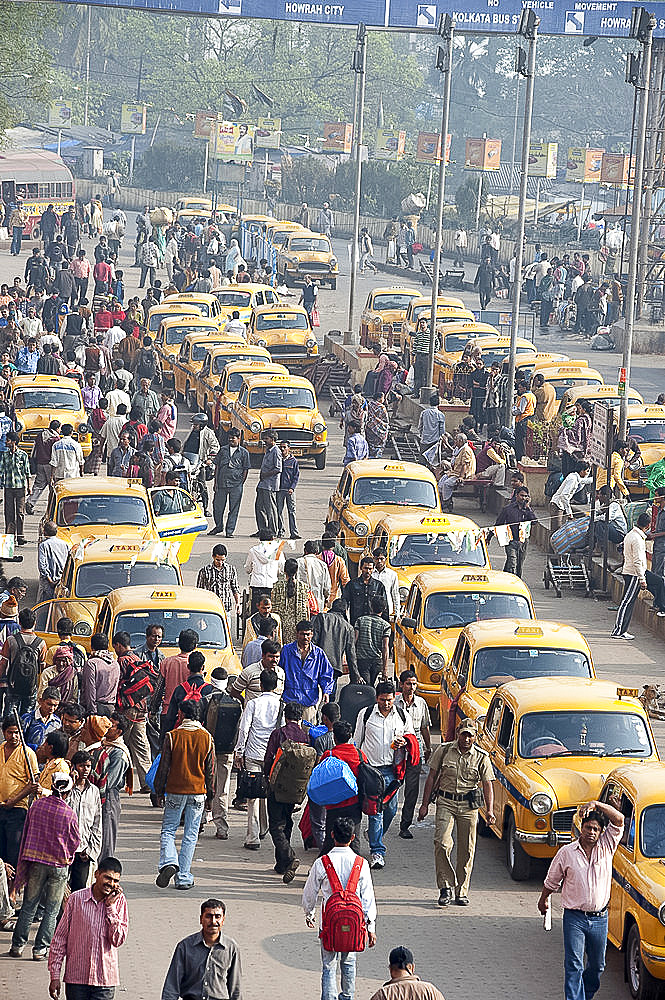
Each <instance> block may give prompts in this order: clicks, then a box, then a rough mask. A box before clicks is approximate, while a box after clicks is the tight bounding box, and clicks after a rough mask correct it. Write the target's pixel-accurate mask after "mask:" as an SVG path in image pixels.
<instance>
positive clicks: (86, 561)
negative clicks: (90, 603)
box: [54, 538, 182, 597]
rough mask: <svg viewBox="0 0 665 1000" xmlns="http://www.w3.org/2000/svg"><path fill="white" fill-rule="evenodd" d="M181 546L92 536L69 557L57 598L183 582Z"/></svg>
mask: <svg viewBox="0 0 665 1000" xmlns="http://www.w3.org/2000/svg"><path fill="white" fill-rule="evenodd" d="M177 550H178V546H177V545H176V544H173V545H170V544H167V543H164V542H161V541H159V542H153V541H148V542H143V543H141V542H127V541H116V540H115V539H109V538H98V539H92V540H91V541H88V542H84V543H83V544H81V545H77V546H74V547H73V548H72V551H71V552H70V553H69V555H68V556H67V559H66V561H65V566H64V569H63V571H62V577H61V578H60V583H59V584H58V585H57V587H56V588H55V595H54V596H55V597H103V596H104V595H105V594H108V593H109V591H111V590H117V589H118V587H131V586H140V585H141V584H146V585H148V584H149V585H151V586H153V587H172V586H178V585H180V584H182V571H181V569H180V563H179V561H178V551H177Z"/></svg>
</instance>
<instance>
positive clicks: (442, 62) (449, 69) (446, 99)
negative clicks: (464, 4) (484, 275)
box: [427, 14, 483, 386]
mask: <svg viewBox="0 0 665 1000" xmlns="http://www.w3.org/2000/svg"><path fill="white" fill-rule="evenodd" d="M439 34H440V35H441V36H442V38H444V39H445V40H446V48H445V52H444V50H443V49H442V48H440V47H439V49H438V50H437V56H436V65H437V69H439V70H441V71H442V72H443V74H444V86H443V109H442V112H441V135H440V147H439V183H438V186H437V199H438V200H437V207H436V240H435V243H434V267H433V268H432V310H431V313H430V324H429V358H428V361H427V385H428V386H431V385H432V383H433V381H434V349H435V347H436V313H437V305H438V298H439V275H440V273H441V232H442V230H443V201H444V195H445V191H446V143H447V139H448V123H449V120H450V88H451V84H452V77H453V34H454V27H453V21H452V18H451V17H450V15H448V14H446V15H444V16H442V17H441V20H440V21H439ZM480 176H481V179H482V176H483V175H482V174H481V175H480Z"/></svg>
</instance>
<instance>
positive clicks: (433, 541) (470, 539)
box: [388, 531, 487, 569]
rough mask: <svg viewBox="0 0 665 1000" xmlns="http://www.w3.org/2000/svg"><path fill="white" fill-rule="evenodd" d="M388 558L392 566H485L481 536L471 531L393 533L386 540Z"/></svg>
mask: <svg viewBox="0 0 665 1000" xmlns="http://www.w3.org/2000/svg"><path fill="white" fill-rule="evenodd" d="M388 561H389V563H390V565H391V566H393V567H394V568H395V569H397V568H398V567H403V566H431V565H439V566H485V565H486V561H487V560H486V557H485V550H484V548H483V544H482V541H481V540H480V537H479V536H478V535H476V534H475V532H470V531H441V532H436V531H431V532H421V533H419V534H412V535H393V536H392V537H391V539H390V542H389V544H388Z"/></svg>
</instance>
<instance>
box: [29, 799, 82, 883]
mask: <svg viewBox="0 0 665 1000" xmlns="http://www.w3.org/2000/svg"><path fill="white" fill-rule="evenodd" d="M80 840H81V838H80V836H79V825H78V820H77V818H76V813H75V812H74V810H73V809H72V808H71V806H68V805H67V803H66V802H65V801H64V800H63V799H61V798H58V796H56V795H49V796H47V797H46V798H43V799H37V800H36V801H35V802H33V803H32V805H31V806H30V808H29V809H28V814H27V816H26V818H25V825H24V827H23V838H22V840H21V852H20V854H19V859H18V865H17V868H16V887H17V889H20V888H21V886H23V885H25V884H26V882H27V881H28V873H29V870H30V863H31V862H34V861H37V862H39V864H41V865H48V866H49V867H50V868H64V867H65V865H71V863H72V861H73V860H74V853H75V851H77V850H78V846H79V843H80Z"/></svg>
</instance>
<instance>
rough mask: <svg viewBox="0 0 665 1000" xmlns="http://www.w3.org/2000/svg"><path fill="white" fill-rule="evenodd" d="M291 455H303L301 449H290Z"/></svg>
mask: <svg viewBox="0 0 665 1000" xmlns="http://www.w3.org/2000/svg"><path fill="white" fill-rule="evenodd" d="M291 454H292V455H302V454H303V450H302V448H291Z"/></svg>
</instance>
